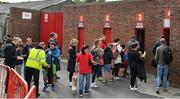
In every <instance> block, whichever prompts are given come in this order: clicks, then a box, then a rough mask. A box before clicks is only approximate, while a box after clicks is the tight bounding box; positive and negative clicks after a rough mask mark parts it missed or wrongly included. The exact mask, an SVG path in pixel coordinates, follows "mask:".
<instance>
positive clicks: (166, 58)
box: [155, 38, 172, 94]
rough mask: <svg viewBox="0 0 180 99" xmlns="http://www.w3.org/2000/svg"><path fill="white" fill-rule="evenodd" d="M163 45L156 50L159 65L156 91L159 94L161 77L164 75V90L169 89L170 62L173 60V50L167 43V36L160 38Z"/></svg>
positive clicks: (156, 59)
mask: <svg viewBox="0 0 180 99" xmlns="http://www.w3.org/2000/svg"><path fill="white" fill-rule="evenodd" d="M160 43H161V46H159V47H158V48H157V50H156V54H155V61H156V62H157V63H158V65H157V77H156V93H157V94H159V90H160V84H161V77H162V76H163V80H162V84H163V91H164V92H167V91H168V73H169V64H170V63H171V62H172V51H171V50H170V48H169V47H168V46H167V45H166V41H165V38H161V39H160Z"/></svg>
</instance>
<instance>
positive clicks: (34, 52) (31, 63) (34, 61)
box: [26, 48, 48, 70]
mask: <svg viewBox="0 0 180 99" xmlns="http://www.w3.org/2000/svg"><path fill="white" fill-rule="evenodd" d="M42 66H48V64H47V63H46V54H45V51H44V50H41V49H36V48H33V49H31V51H30V53H29V56H28V59H27V61H26V67H31V68H35V69H38V70H41V69H42Z"/></svg>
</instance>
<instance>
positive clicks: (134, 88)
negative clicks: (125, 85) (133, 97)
mask: <svg viewBox="0 0 180 99" xmlns="http://www.w3.org/2000/svg"><path fill="white" fill-rule="evenodd" d="M129 88H130V90H138V88H136V87H133V88H132V87H131V85H130V86H129Z"/></svg>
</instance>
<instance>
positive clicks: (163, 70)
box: [156, 64, 169, 91]
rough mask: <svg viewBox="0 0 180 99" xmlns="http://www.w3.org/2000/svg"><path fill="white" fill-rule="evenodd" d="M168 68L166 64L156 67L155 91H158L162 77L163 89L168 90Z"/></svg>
mask: <svg viewBox="0 0 180 99" xmlns="http://www.w3.org/2000/svg"><path fill="white" fill-rule="evenodd" d="M168 72H169V68H168V65H167V64H158V66H157V77H156V90H157V91H159V88H160V84H161V81H162V77H163V88H164V89H165V90H167V89H168V80H167V76H168Z"/></svg>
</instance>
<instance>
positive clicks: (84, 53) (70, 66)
mask: <svg viewBox="0 0 180 99" xmlns="http://www.w3.org/2000/svg"><path fill="white" fill-rule="evenodd" d="M57 38H58V35H57V34H56V33H54V32H51V33H50V39H49V42H48V45H47V47H46V44H45V43H44V42H40V43H38V44H37V46H35V47H33V46H32V39H31V38H27V39H26V43H25V44H23V42H22V39H21V38H20V37H11V36H10V35H8V36H7V37H6V41H5V43H4V44H3V45H2V46H1V54H0V55H1V57H3V58H5V60H4V64H5V65H7V66H10V67H11V68H14V69H15V70H16V71H17V72H18V73H19V74H20V75H24V78H25V80H26V81H27V83H28V88H30V87H31V81H34V85H35V86H36V88H37V90H36V96H37V97H38V96H39V95H40V94H39V76H40V71H41V70H42V72H43V80H44V88H43V90H42V91H43V92H47V88H48V85H49V84H50V85H51V88H52V90H53V91H56V81H57V79H60V77H58V76H57V71H60V70H61V67H60V57H61V54H62V53H61V47H60V46H59V44H58V41H57ZM77 45H78V40H77V39H72V40H71V41H70V48H69V57H68V63H67V71H68V72H69V78H68V79H69V83H68V85H69V87H72V91H75V90H77V85H78V89H79V95H80V96H83V95H84V94H86V95H88V94H90V93H91V90H90V87H91V88H96V87H98V84H97V81H102V83H104V84H105V85H108V84H110V83H112V82H113V81H114V80H119V79H121V78H126V77H127V74H128V69H129V70H130V86H129V89H130V90H138V86H137V78H139V79H140V80H141V81H144V82H146V79H147V76H146V71H145V67H144V65H145V56H146V51H145V50H144V49H143V48H141V46H140V45H141V44H139V42H138V40H137V39H136V37H132V38H131V39H130V40H129V41H128V42H127V44H121V43H120V39H119V38H116V39H114V40H113V42H112V43H108V44H107V42H106V38H105V36H102V37H101V38H99V39H95V40H94V44H93V46H92V47H90V46H89V45H84V46H83V47H82V48H81V50H80V52H77ZM152 52H153V54H154V59H153V61H152V65H155V66H156V68H157V73H156V93H157V94H159V91H160V86H161V85H162V86H163V88H164V91H168V76H169V69H168V65H169V64H170V63H171V62H172V52H171V50H170V48H169V47H168V46H166V41H165V38H164V37H161V38H160V40H159V42H158V44H157V43H156V44H155V45H154V47H153V51H152ZM170 52H171V53H170ZM169 53H170V54H169ZM23 64H24V70H22V67H23ZM22 71H24V72H23V73H22ZM84 81H86V83H85V84H84ZM77 82H78V84H77ZM84 85H85V87H84Z"/></svg>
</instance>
